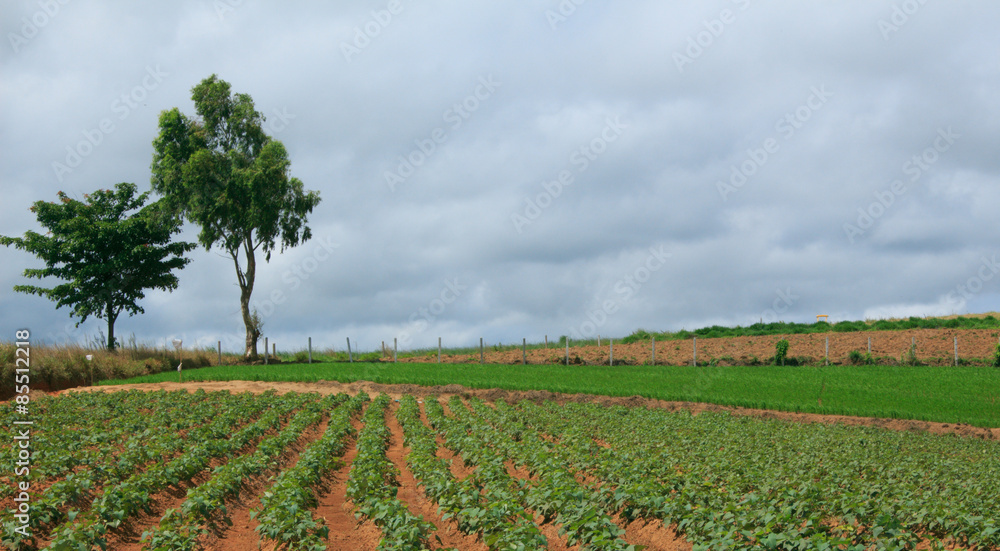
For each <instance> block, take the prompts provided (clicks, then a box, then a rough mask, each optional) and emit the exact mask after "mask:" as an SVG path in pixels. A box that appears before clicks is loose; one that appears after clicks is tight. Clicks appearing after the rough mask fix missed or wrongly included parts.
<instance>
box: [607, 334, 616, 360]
mask: <svg viewBox="0 0 1000 551" xmlns="http://www.w3.org/2000/svg"><path fill="white" fill-rule="evenodd" d="M608 346H609V347H610V348H609V350H608V365H611V366H613V365H615V340H614V339H608Z"/></svg>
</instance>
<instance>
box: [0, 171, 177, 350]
mask: <svg viewBox="0 0 1000 551" xmlns="http://www.w3.org/2000/svg"><path fill="white" fill-rule="evenodd" d="M135 192H136V186H135V184H129V183H121V184H118V185H116V186H115V189H114V190H98V191H95V192H94V193H91V194H90V195H84V198H85V199H86V201H85V202H81V201H77V200H75V199H70V198H69V197H67V196H66V194H65V193H63V192H61V191H60V192H59V194H58V195H59V201H58V202H55V203H48V202H45V201H37V202H35V203H34V205H33V206H32V207H31V211H32V212H34V213H35V214H36V216H37V218H38V222H39V223H40V224H41V225H42V227H44V228H46V229H47V230H48V232H47V234H45V235H42V234H40V233H37V232H33V231H28V232H27V233H25V234H24V237H4V236H0V244H2V245H5V246H8V247H9V246H14V247H16V248H18V249H21V250H23V251H27V252H29V253H32V254H34V255H35V256H37V257H38V258H40V259H41V260H43V261H44V262H45V267H44V268H29V269H26V270H25V271H24V275H25V277H29V278H39V279H41V278H47V277H55V278H58V279H62V280H64V281H65V283H62V284H60V285H56V286H55V287H52V288H46V287H40V286H35V285H16V286H14V290H15V291H17V292H21V293H29V294H33V295H39V296H43V297H45V298H48V299H50V300H54V301H55V302H56V308H61V307H63V306H70V307H72V308H73V312H72V315H73V316H77V317H80V321H78V322H77V324H76V326H77V327H79V326H80V324H81V323H83V322H85V321H87V318H88V317H90V316H94V317H96V318H98V319H103V320H105V321H106V322H107V323H108V343H107V346H108V350H114V348H115V321H116V320H117V319H118V316H119V314H121V313H122V311H126V312H128V313H129V316H132V315H134V314H141V313H143V309H142V307H140V306H139V305H138V302H139V301H140V300H142V298H143V297H144V296H145V293H144V291H145V290H146V289H160V290H164V291H172V290H174V289H176V288H177V276H175V275H174V274H173V273H172V272H173V271H174V270H179V269H182V268H184V266H185V265H187V263H188V262H190V261H191V260H190V259H188V258H184V257H183V255H184V253H186V252H188V251H190V250H192V249H194V248H195V247H197V245H195V244H194V243H185V242H176V243H171V236H172V235H173V234H175V233H179V232H180V226H181V219H180V217H178V216H177V215H175V214H172V213H170V212H168V211H164V210H163V209H162V208H161V207H162V204H161V203H160V202H155V203H151V204H149V205H147V206H145V207H143V205H144V204H145V203H146V200H147V198H148V196H149V193H148V192H147V193H143V194H141V195H139V196H138V197H136V195H135Z"/></svg>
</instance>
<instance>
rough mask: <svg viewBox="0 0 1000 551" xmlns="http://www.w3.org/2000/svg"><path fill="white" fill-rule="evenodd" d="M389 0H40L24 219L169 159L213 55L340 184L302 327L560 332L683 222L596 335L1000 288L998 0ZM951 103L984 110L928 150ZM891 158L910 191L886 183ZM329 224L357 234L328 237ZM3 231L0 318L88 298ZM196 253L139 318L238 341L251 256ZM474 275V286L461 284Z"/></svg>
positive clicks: (284, 262) (853, 309)
mask: <svg viewBox="0 0 1000 551" xmlns="http://www.w3.org/2000/svg"><path fill="white" fill-rule="evenodd" d="M389 4H390V3H388V2H370V3H366V4H364V5H351V6H330V5H325V4H321V3H308V2H307V3H297V4H295V5H282V6H276V5H274V6H272V5H269V4H262V3H255V2H233V1H230V0H220V1H218V2H214V1H213V2H209V1H200V0H190V1H187V2H177V3H172V4H163V5H157V6H147V5H139V4H136V5H129V6H119V5H118V4H114V3H110V2H90V3H77V2H68V3H66V4H60V6H61V7H60V12H59V13H58V14H55V15H52V16H49V17H48V21H47V23H46V24H45V25H44V26H42V27H39V28H38V29H37V31H38V32H37V33H35V34H34V35H32V37H30V38H25V39H24V42H23V43H21V42H18V43H17V48H16V49H15V48H14V47H13V46H12V45H11V44H10V40H9V37H10V35H11V34H18V33H22V29H21V27H22V26H23V25H24V20H23V18H28V19H29V20H30V19H31V18H32V17H35V14H36V13H37V12H38V10H39V9H40V8H39V4H37V3H33V2H20V3H16V4H15V5H14V6H13V7H12V11H11V12H10V13H9V15H8V17H6V18H4V22H3V24H2V30H3V31H4V36H7V37H8V43H7V44H5V47H4V48H2V53H0V62H2V63H3V65H4V79H3V81H2V82H0V161H2V162H0V182H2V183H0V186H2V190H3V198H4V199H3V201H4V207H5V217H4V218H3V219H2V220H0V234H3V235H22V234H23V233H24V232H25V231H27V230H29V229H37V223H36V222H35V220H34V217H33V215H32V214H31V213H30V212H29V211H28V207H29V206H30V205H31V203H32V202H33V201H36V200H52V199H53V198H54V197H55V196H56V193H57V192H58V191H60V190H63V191H66V192H67V193H69V194H70V195H72V196H77V197H80V196H82V195H83V194H84V193H88V192H90V191H92V190H93V189H96V188H99V187H109V186H111V185H113V184H114V183H117V182H120V181H130V182H135V183H137V184H138V185H139V186H140V187H141V188H142V187H144V186H146V185H147V182H148V181H149V164H150V162H151V155H152V146H151V142H152V140H153V138H154V137H155V135H156V124H157V123H156V121H157V116H158V114H159V113H160V111H162V110H164V109H169V108H172V107H178V108H180V109H181V110H182V111H183V112H185V113H188V114H193V104H192V102H191V99H190V89H191V87H193V86H194V85H195V84H197V83H198V82H199V81H200V80H201V79H203V78H205V77H207V76H208V75H210V74H213V73H216V74H218V75H219V76H220V77H221V78H223V79H225V80H227V81H229V82H230V83H231V84H232V85H233V89H234V90H235V91H237V92H244V93H248V94H250V95H251V96H252V97H253V98H254V100H255V102H256V106H257V109H258V110H259V111H261V112H262V113H264V114H265V116H266V117H267V119H268V124H269V126H268V128H269V130H270V132H271V133H272V134H273V135H274V137H275V138H276V139H280V140H282V141H283V142H284V143H285V145H286V146H287V148H288V150H289V155H290V157H291V160H292V167H291V173H292V175H294V176H296V177H298V178H300V179H301V180H302V181H303V182H304V183H305V186H306V188H307V189H313V190H318V191H320V193H321V195H322V198H323V202H322V203H321V204H320V205H319V206H318V207H317V209H316V210H315V211H314V213H313V214H312V216H311V217H310V226H311V227H312V229H313V234H314V236H315V237H314V239H313V240H312V241H310V242H308V243H306V244H304V245H303V246H300V247H298V248H296V249H292V250H290V251H286V252H285V253H284V254H280V255H275V256H274V257H273V258H272V260H271V262H270V263H267V264H262V265H261V266H260V270H259V271H258V281H257V285H256V288H255V292H254V299H255V301H256V302H257V304H258V307H259V308H260V309H263V308H265V307H266V308H268V309H269V310H270V312H269V315H268V316H267V319H266V331H265V332H266V334H268V335H269V336H270V337H273V338H275V339H278V340H279V342H280V343H285V342H289V343H291V342H294V343H302V344H301V346H304V343H305V340H306V338H307V337H308V336H312V337H314V338H313V341H314V345H315V346H327V344H326V343H329V344H328V345H329V346H337V347H340V346H342V344H341V343H342V341H344V340H345V338H346V337H348V336H350V337H352V340H353V339H357V341H358V342H359V343H360V344H362V345H363V346H369V347H370V348H373V349H374V348H377V346H378V343H380V342H381V341H382V340H386V341H390V340H391V339H392V338H394V337H396V338H398V337H399V335H401V334H402V333H407V334H408V336H409V337H410V338H409V341H410V344H409V346H432V345H436V341H437V337H438V336H443V337H445V339H446V342H450V343H451V344H453V345H459V344H465V345H470V344H473V343H475V342H476V341H477V340H478V337H479V336H483V337H486V339H487V341H488V342H495V341H504V342H513V341H517V340H519V339H520V338H522V337H527V338H528V339H529V340H541V338H542V336H543V335H545V334H548V335H549V336H550V337H555V336H558V335H559V334H568V333H569V332H570V331H571V330H573V329H574V328H576V329H579V328H580V327H581V326H582V325H583V324H584V323H586V322H588V321H590V320H591V315H592V314H594V312H595V310H601V309H603V304H604V301H605V300H614V299H615V297H620V294H619V293H616V292H615V290H614V289H615V285H616V283H618V282H619V281H621V280H622V278H623V277H625V276H627V275H629V274H634V271H635V270H636V269H637V266H641V265H642V262H643V259H644V257H645V255H646V254H648V251H649V249H650V247H659V246H662V247H664V249H665V250H666V251H669V252H670V253H671V257H670V260H669V262H668V263H667V264H666V265H665V266H664V267H663V269H661V270H658V271H657V272H656V273H655V274H651V277H650V278H649V280H648V281H646V282H644V283H643V284H642V285H641V287H640V288H639V289H637V290H636V291H635V293H634V296H633V297H632V298H631V299H630V300H629V301H625V302H623V303H622V304H620V305H618V307H617V308H615V313H613V314H610V315H608V316H607V319H606V320H605V321H604V322H603V324H602V327H601V329H600V330H601V332H602V334H607V335H624V334H627V333H629V332H631V331H632V330H634V329H637V328H639V327H643V328H646V329H651V330H669V329H679V328H682V327H685V328H688V329H691V328H693V327H697V326H699V325H702V324H706V323H728V324H736V323H744V324H745V323H751V322H753V321H756V320H758V319H761V318H763V317H764V316H771V315H776V316H780V318H781V319H785V320H788V321H792V320H795V321H810V320H812V319H814V316H815V314H817V313H827V314H830V315H831V316H834V315H836V316H840V319H856V318H863V317H869V316H872V315H875V314H874V313H879V315H881V313H885V315H896V314H895V313H897V312H898V313H899V314H900V315H902V314H910V313H914V312H916V313H918V314H922V313H929V314H930V313H952V310H956V309H957V310H959V311H962V310H967V309H982V308H991V307H993V305H994V301H995V295H996V291H995V288H994V287H993V286H994V285H995V283H994V282H992V281H984V282H983V286H982V290H980V291H979V292H978V293H976V294H975V295H974V296H971V297H970V298H969V299H966V300H965V301H964V302H962V303H961V304H958V303H955V302H954V301H950V302H949V301H948V298H947V297H948V295H949V293H950V292H952V291H953V290H954V289H955V288H956V286H957V285H960V284H965V282H967V281H968V279H969V278H970V277H973V276H974V275H975V271H976V270H977V269H978V268H977V266H979V264H980V259H981V257H983V256H990V255H992V254H994V253H995V252H996V248H995V245H994V244H995V243H996V242H997V239H996V238H997V230H996V229H995V226H996V225H995V223H994V219H995V216H994V213H995V211H996V205H997V201H998V199H1000V198H998V196H997V192H996V190H997V189H1000V188H998V186H997V184H998V183H1000V182H998V179H1000V160H998V159H997V156H996V154H995V147H992V144H993V143H994V141H995V140H994V139H993V137H994V136H996V135H997V133H998V132H997V131H998V127H1000V112H998V108H997V105H996V102H995V101H994V98H995V93H994V92H995V90H996V88H997V85H998V84H1000V66H998V65H997V62H996V59H995V55H993V53H994V52H995V51H997V49H998V46H1000V44H998V41H1000V39H998V38H997V36H996V33H995V32H994V29H992V28H991V26H990V24H989V22H990V21H992V20H995V17H993V18H992V19H991V15H992V16H996V15H998V14H997V13H994V12H997V11H1000V8H998V7H995V6H993V5H991V4H985V3H982V4H981V5H980V4H977V6H976V7H975V9H974V10H973V9H971V8H968V7H964V6H953V5H951V4H946V3H926V4H924V5H922V7H920V9H919V10H916V11H913V13H909V14H906V13H904V15H905V16H906V17H905V21H904V20H903V19H904V18H903V17H901V16H899V15H898V14H896V13H895V10H896V9H897V8H899V9H902V7H901V4H900V3H892V2H874V3H864V4H854V5H849V6H837V7H836V8H833V7H825V6H811V5H803V4H801V3H794V2H780V3H778V4H763V3H758V2H752V1H746V0H735V1H731V0H718V1H716V2H711V3H708V4H698V5H693V4H692V5H687V4H685V5H680V4H677V3H662V2H660V3H656V2H651V1H642V2H634V3H630V4H629V5H627V6H625V5H614V6H611V5H604V4H600V3H590V2H588V3H583V4H580V5H575V9H573V10H568V8H566V7H565V6H563V8H562V9H563V11H567V12H568V13H562V12H560V3H559V2H556V1H554V0H535V1H532V2H528V3H524V4H519V5H518V6H516V7H510V6H500V5H496V6H482V5H468V6H465V5H463V6H457V5H455V4H453V3H448V4H445V3H441V2H430V3H414V4H411V3H409V2H407V1H405V0H404V1H402V2H399V3H398V4H393V5H392V6H393V10H394V11H395V13H392V12H391V11H390V5H389ZM727 10H728V11H727ZM911 11H912V10H911ZM387 14H388V15H387ZM553 14H557V17H553ZM389 15H391V17H389ZM893 17H895V21H894V20H893ZM38 18H39V20H41V19H42V18H41V16H38ZM883 22H889V23H891V24H892V25H893V26H895V27H896V30H889V31H886V30H885V29H886V27H885V25H883ZM359 33H360V34H359ZM692 43H693V44H695V46H692ZM345 52H347V53H345ZM677 55H682V56H685V57H686V58H690V62H689V63H688V62H685V63H683V64H682V66H681V67H678V62H677ZM151 71H152V72H153V73H155V74H158V75H160V76H161V78H159V80H156V79H154V80H155V82H154V80H150V74H151ZM484 82H492V83H494V84H493V85H491V86H490V87H489V88H488V89H487V88H485V87H484V86H483V83H484ZM154 84H155V86H154ZM817 91H820V93H819V94H818V95H817ZM116 102H117V103H116ZM789 117H791V118H789ZM105 120H108V121H110V122H111V123H112V124H113V126H114V129H113V130H111V131H101V139H100V143H93V142H95V141H97V138H96V137H95V136H96V134H94V131H95V129H98V130H99V129H101V124H102V122H103V121H105ZM609 121H611V122H610V123H609ZM614 121H619V123H615V122H614ZM609 124H610V125H611V126H612V127H613V128H612V129H611V130H608V128H609ZM948 128H952V129H953V131H954V132H955V133H957V134H960V135H961V137H960V138H958V139H957V140H955V141H954V143H953V144H951V146H950V147H949V148H948V149H947V150H946V151H942V152H938V154H937V158H936V159H935V160H934V162H933V163H927V166H926V168H921V169H920V172H919V177H918V178H916V179H912V177H913V174H914V172H913V171H912V170H908V169H910V168H912V166H913V165H912V164H911V165H907V163H912V162H913V158H914V156H915V155H917V156H920V155H922V154H923V153H924V152H925V151H926V150H927V148H928V147H933V145H934V140H935V139H936V137H937V136H938V135H939V132H941V131H942V130H945V131H946V130H947V129H948ZM88 136H89V137H91V138H93V139H91V140H88ZM610 138H614V139H613V140H612V139H610ZM769 140H770V141H769ZM81 142H89V145H86V144H84V145H81ZM81 148H82V149H81ZM72 151H76V153H77V155H78V156H79V157H80V159H79V161H80V162H79V163H78V164H77V165H76V166H73V167H71V168H72V170H71V171H69V172H63V173H61V174H60V173H59V172H58V171H57V170H55V169H54V168H53V164H54V163H63V164H67V156H68V155H70V154H71V152H72ZM83 151H86V155H82V154H81V153H82V152H83ZM765 154H766V155H765ZM414 160H419V163H417V162H414ZM407 162H409V164H410V165H411V166H410V167H409V168H406V167H403V165H405V164H406V163H407ZM417 165H419V166H417ZM401 167H402V168H401ZM734 170H735V171H736V172H735V173H734ZM403 172H406V176H405V177H402V178H401V179H402V181H401V182H397V183H396V185H395V186H392V185H390V184H389V182H388V181H387V176H386V175H387V174H388V173H395V174H397V175H400V174H402V173H403ZM736 174H739V176H736ZM734 178H735V180H734ZM560 179H562V180H563V181H562V182H560ZM570 180H571V181H570ZM896 181H899V182H900V183H901V185H903V186H904V187H905V193H893V196H892V202H891V203H889V204H882V203H879V201H880V197H881V198H883V202H886V200H885V199H884V198H885V197H886V196H885V193H887V192H888V191H891V190H892V189H893V187H892V186H893V183H894V182H896ZM736 182H739V185H735V183H736ZM557 183H558V185H557ZM726 186H731V187H732V190H728V188H727V187H726ZM900 189H902V188H900ZM720 190H723V191H720ZM726 190H728V191H726ZM873 205H879V206H873ZM859 209H860V210H861V212H868V213H869V214H868V216H870V217H871V218H872V220H871V224H870V225H868V224H867V221H865V220H862V221H861V222H864V223H865V225H866V226H867V227H866V228H864V229H863V230H862V229H861V228H860V226H859V216H862V215H861V213H859ZM873 212H879V214H878V216H873V215H872V214H871V213H873ZM517 216H520V217H522V218H523V219H524V220H526V221H527V223H524V224H519V223H518V221H517V218H516V217H517ZM845 225H852V226H858V229H859V230H861V233H853V234H852V233H850V232H849V231H845ZM196 234H197V229H196V228H192V227H189V228H187V230H186V233H185V236H184V238H185V239H188V240H194V239H195V236H196ZM852 237H853V239H852ZM324 240H329V241H324ZM324 242H333V243H336V244H337V245H338V246H337V247H336V248H335V249H333V250H331V251H328V252H329V255H328V256H326V257H325V258H324V259H322V260H320V259H318V258H317V257H316V252H317V250H320V251H322V250H324V249H323V248H322V243H324ZM2 254H3V255H4V256H3V259H4V261H3V262H2V263H0V266H2V267H0V308H2V311H3V314H2V316H0V318H2V319H3V322H4V323H3V326H2V327H0V335H2V334H12V331H13V330H14V328H17V327H20V326H22V325H23V324H30V325H32V326H34V327H36V330H37V331H42V332H49V330H50V328H61V327H62V326H64V325H65V324H66V322H67V321H68V319H69V318H68V315H67V314H66V311H65V310H63V311H56V310H55V309H54V308H52V304H51V303H48V302H46V301H45V300H44V299H40V298H37V297H28V296H24V295H15V294H13V293H12V292H11V288H12V287H13V286H14V285H16V284H20V283H23V277H22V276H21V275H20V274H21V272H22V271H23V270H24V268H26V267H28V266H31V265H33V264H32V263H33V262H34V260H33V259H32V258H31V257H30V256H26V255H24V254H23V253H20V252H17V251H13V250H4V251H2ZM192 258H193V259H194V262H192V264H191V265H190V266H189V267H188V268H187V269H185V270H183V271H182V272H180V273H179V274H178V275H179V276H180V279H181V286H180V288H179V289H178V290H177V291H175V292H174V293H173V294H169V295H167V294H158V293H150V295H149V296H148V298H147V299H146V300H145V301H144V303H143V304H144V306H145V307H146V314H145V315H142V316H138V317H134V318H128V319H122V320H119V323H118V326H117V327H116V329H117V331H118V333H119V334H130V333H132V332H134V333H135V334H136V336H137V338H139V339H140V340H142V339H151V340H152V339H159V338H161V337H162V335H173V334H177V335H183V336H184V339H185V342H189V341H190V342H196V341H198V340H199V339H201V340H203V341H205V342H215V341H216V340H223V341H225V342H226V343H228V344H227V346H229V347H231V348H238V347H239V346H240V343H241V340H242V327H241V320H240V316H239V313H238V298H237V292H236V287H235V277H234V273H233V271H234V270H233V266H232V262H231V260H229V259H226V258H223V257H220V256H219V255H218V254H217V251H212V252H205V251H203V250H202V251H198V252H196V253H194V254H193V255H192ZM310 259H312V260H310ZM314 264H315V266H314ZM305 276H308V277H305ZM455 280H457V281H458V282H460V284H461V285H462V286H467V289H466V290H463V291H462V292H461V294H460V295H459V296H455V297H454V300H452V301H450V302H448V303H447V304H444V302H443V298H442V297H441V293H442V292H443V291H444V290H445V289H447V282H449V281H451V282H454V281H455ZM275 293H277V294H275ZM789 294H790V295H794V296H795V297H796V298H794V299H793V300H788V301H785V299H784V298H782V297H787V296H788V295H789ZM275 298H277V299H279V300H275ZM435 300H438V301H442V304H443V305H444V308H441V305H439V304H438V303H437V302H434V301H435ZM776 301H778V305H779V308H775V306H774V305H775V302H776ZM279 302H280V303H279ZM786 302H790V304H786ZM432 306H433V308H434V310H435V311H437V310H441V311H440V312H439V313H437V314H432V315H430V316H428V315H424V314H422V313H421V309H425V310H427V312H430V311H431V307H432ZM778 309H780V310H781V312H778V311H777V310H778ZM431 317H432V318H433V319H430V318H431ZM88 323H89V322H88ZM96 327H97V326H89V327H85V328H83V329H82V330H81V331H78V332H73V334H72V335H70V336H68V337H67V338H70V339H77V340H79V339H80V337H81V336H82V335H85V334H87V333H88V332H93V331H96ZM416 329H419V331H418V330H416ZM53 333H58V331H54V332H53ZM279 346H283V344H279ZM289 346H290V347H292V346H293V345H291V344H289ZM295 346H300V345H295Z"/></svg>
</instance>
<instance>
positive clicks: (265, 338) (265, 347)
mask: <svg viewBox="0 0 1000 551" xmlns="http://www.w3.org/2000/svg"><path fill="white" fill-rule="evenodd" d="M264 365H267V337H264Z"/></svg>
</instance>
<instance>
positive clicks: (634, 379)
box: [101, 363, 1000, 428]
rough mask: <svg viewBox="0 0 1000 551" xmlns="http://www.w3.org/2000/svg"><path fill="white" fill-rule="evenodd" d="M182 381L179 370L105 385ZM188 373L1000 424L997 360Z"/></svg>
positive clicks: (199, 377) (376, 366) (192, 376)
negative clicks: (971, 363) (981, 363)
mask: <svg viewBox="0 0 1000 551" xmlns="http://www.w3.org/2000/svg"><path fill="white" fill-rule="evenodd" d="M176 380H177V373H176V372H175V373H159V374H155V375H149V376H145V377H137V378H133V379H128V380H121V379H119V380H108V381H102V382H101V384H133V383H156V382H164V381H176ZM184 380H185V381H232V380H245V381H267V382H277V381H290V382H316V381H321V380H329V381H339V382H342V383H349V382H354V381H373V382H376V383H386V384H400V383H404V384H418V385H427V386H431V385H446V384H460V385H463V386H467V387H471V388H494V387H496V388H503V389H507V390H549V391H552V392H565V393H586V394H600V395H608V396H632V395H639V396H645V397H648V398H658V399H661V400H676V401H692V402H706V403H713V404H720V405H727V406H738V407H750V408H762V409H776V410H783V411H796V412H809V413H826V414H839V415H857V416H863V417H890V418H898V419H917V420H923V421H938V422H943V423H967V424H970V425H975V426H980V427H991V428H992V427H1000V369H995V368H988V367H967V366H960V367H934V366H851V365H842V366H828V367H797V366H752V367H748V366H736V367H730V366H700V367H691V366H643V365H629V366H616V367H613V368H612V367H606V366H584V365H573V366H568V367H567V366H560V365H528V366H523V365H490V364H487V365H480V364H416V363H413V364H391V363H353V364H350V363H347V364H343V363H336V364H333V363H326V364H311V365H304V364H285V365H275V366H217V367H206V368H203V369H197V370H191V371H185V373H184Z"/></svg>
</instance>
